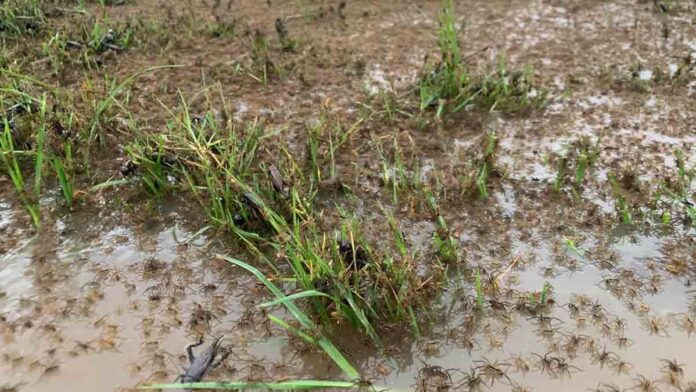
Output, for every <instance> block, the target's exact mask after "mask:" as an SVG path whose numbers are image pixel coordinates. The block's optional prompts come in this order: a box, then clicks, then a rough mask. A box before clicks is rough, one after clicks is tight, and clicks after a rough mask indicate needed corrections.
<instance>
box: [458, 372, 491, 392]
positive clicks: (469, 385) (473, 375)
mask: <svg viewBox="0 0 696 392" xmlns="http://www.w3.org/2000/svg"><path fill="white" fill-rule="evenodd" d="M484 385H485V384H484V383H483V379H482V378H481V375H480V374H479V373H478V372H477V371H476V368H473V369H471V372H469V373H468V374H465V375H464V379H463V380H462V382H461V383H459V385H457V389H459V387H461V386H465V387H466V389H467V390H468V391H471V392H479V391H481V389H482V388H483V386H484Z"/></svg>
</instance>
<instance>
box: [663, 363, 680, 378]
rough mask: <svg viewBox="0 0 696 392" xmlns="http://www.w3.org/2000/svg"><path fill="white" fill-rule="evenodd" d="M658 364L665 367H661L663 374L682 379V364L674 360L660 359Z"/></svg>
mask: <svg viewBox="0 0 696 392" xmlns="http://www.w3.org/2000/svg"><path fill="white" fill-rule="evenodd" d="M660 362H662V363H664V364H665V365H664V366H663V367H662V372H663V373H672V374H675V375H678V376H679V377H684V368H683V366H684V365H683V364H681V363H679V362H677V360H676V359H672V360H669V359H660Z"/></svg>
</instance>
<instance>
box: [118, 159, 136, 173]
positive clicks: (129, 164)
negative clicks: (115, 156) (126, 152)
mask: <svg viewBox="0 0 696 392" xmlns="http://www.w3.org/2000/svg"><path fill="white" fill-rule="evenodd" d="M137 169H138V166H136V165H135V163H133V161H132V160H130V159H129V160H127V161H126V162H125V163H124V164H123V165H121V168H120V169H119V170H120V171H121V174H122V175H123V176H124V177H129V176H131V175H133V174H134V173H135V171H136V170H137Z"/></svg>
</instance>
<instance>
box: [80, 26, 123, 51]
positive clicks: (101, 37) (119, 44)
mask: <svg viewBox="0 0 696 392" xmlns="http://www.w3.org/2000/svg"><path fill="white" fill-rule="evenodd" d="M90 24H91V26H85V27H84V32H83V36H84V37H85V43H84V45H85V46H86V47H87V48H88V49H89V50H91V51H92V52H93V53H96V54H99V53H103V52H106V51H107V50H115V51H122V50H124V49H126V48H127V47H128V46H129V45H130V43H131V40H132V37H133V29H132V28H131V27H130V26H129V25H124V26H117V27H110V23H109V21H108V20H99V19H92V20H91V23H90Z"/></svg>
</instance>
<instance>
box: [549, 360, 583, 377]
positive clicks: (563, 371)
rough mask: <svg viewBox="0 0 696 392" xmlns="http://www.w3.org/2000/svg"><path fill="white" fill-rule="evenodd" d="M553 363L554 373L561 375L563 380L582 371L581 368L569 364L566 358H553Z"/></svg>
mask: <svg viewBox="0 0 696 392" xmlns="http://www.w3.org/2000/svg"><path fill="white" fill-rule="evenodd" d="M553 362H554V366H555V370H554V371H556V372H558V374H560V377H561V380H563V378H564V377H566V376H568V377H570V376H571V374H572V373H571V372H573V371H582V369H580V368H579V367H577V366H573V365H571V364H569V363H568V361H566V360H565V358H560V357H555V358H553Z"/></svg>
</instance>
